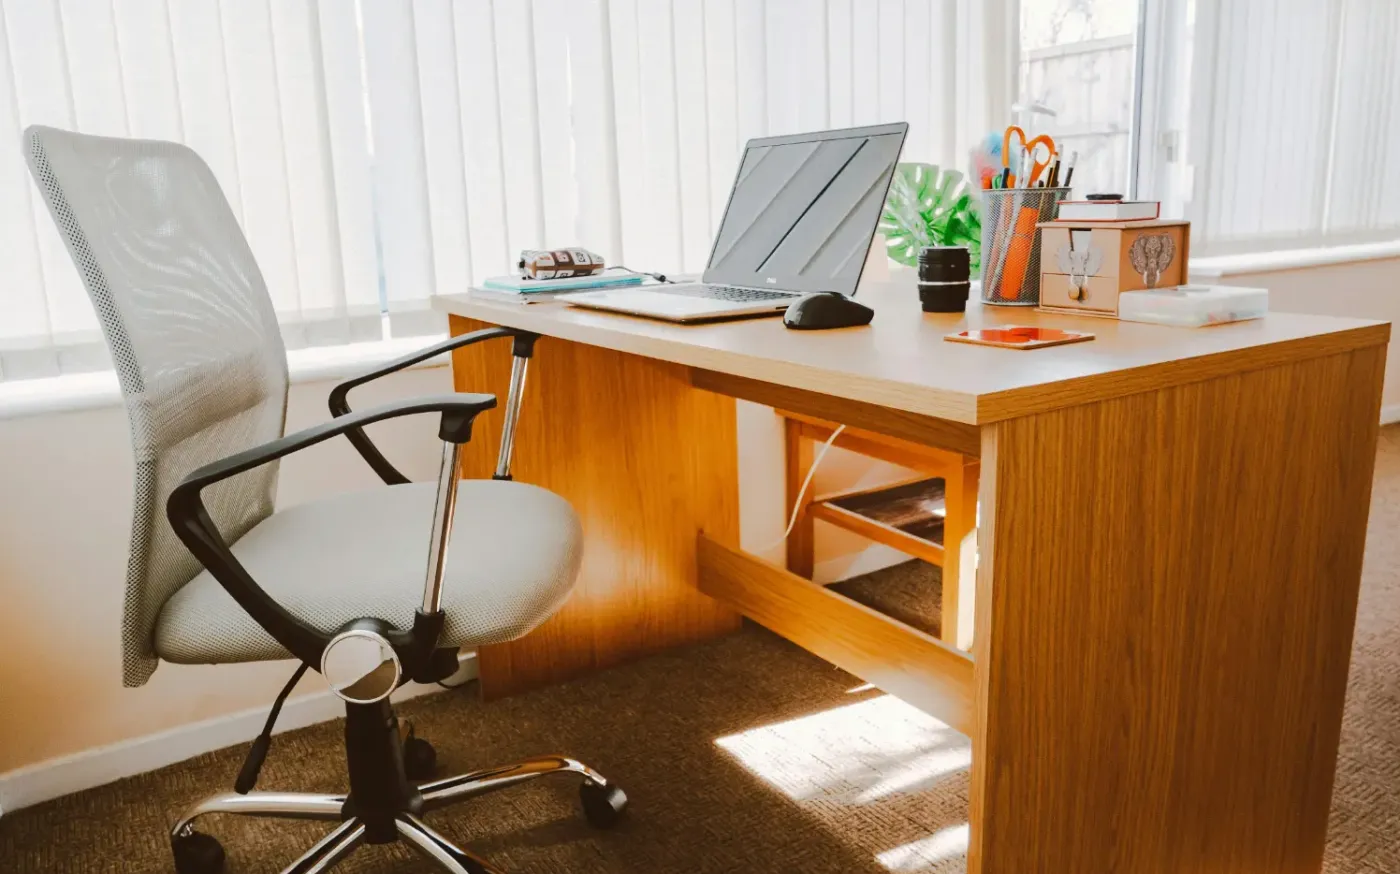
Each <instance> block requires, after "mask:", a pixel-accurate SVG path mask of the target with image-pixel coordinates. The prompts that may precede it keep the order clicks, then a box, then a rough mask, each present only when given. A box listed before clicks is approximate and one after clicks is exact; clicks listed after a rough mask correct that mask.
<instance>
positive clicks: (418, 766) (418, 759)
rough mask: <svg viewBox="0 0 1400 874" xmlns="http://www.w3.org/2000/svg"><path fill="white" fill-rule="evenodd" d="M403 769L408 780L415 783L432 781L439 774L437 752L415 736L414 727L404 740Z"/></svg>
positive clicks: (430, 745)
mask: <svg viewBox="0 0 1400 874" xmlns="http://www.w3.org/2000/svg"><path fill="white" fill-rule="evenodd" d="M403 769H404V772H405V773H406V774H408V779H410V780H414V781H421V780H431V779H432V777H433V774H434V773H436V772H437V750H435V749H433V745H432V744H430V743H428V742H427V741H425V740H423V739H422V738H421V737H418V736H416V735H414V733H413V728H412V726H410V727H409V729H408V737H406V738H404V739H403Z"/></svg>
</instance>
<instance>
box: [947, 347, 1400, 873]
mask: <svg viewBox="0 0 1400 874" xmlns="http://www.w3.org/2000/svg"><path fill="white" fill-rule="evenodd" d="M1384 362H1385V347H1384V346H1374V347H1370V348H1364V349H1359V350H1355V351H1351V352H1345V353H1342V354H1336V355H1332V356H1329V357H1322V358H1315V359H1312V360H1307V361H1301V362H1297V363H1291V364H1284V365H1281V366H1276V367H1271V368H1267V369H1262V370H1256V371H1253V372H1249V373H1243V374H1234V375H1229V376H1224V377H1221V378H1217V379H1212V380H1209V381H1204V382H1197V383H1194V384H1191V385H1184V386H1177V387H1174V388H1169V389H1165V390H1161V391H1150V392H1146V393H1143V394H1137V395H1133V396H1130V397H1123V398H1117V399H1113V400H1108V401H1103V402H1099V403H1093V404H1088V405H1085V406H1082V407H1076V408H1071V409H1065V410H1059V411H1055V412H1050V413H1043V414H1039V415H1035V416H1029V417H1026V418H1023V419H1014V420H1010V421H1006V422H1001V423H998V424H996V425H993V426H988V427H987V428H986V430H985V431H984V445H983V454H982V464H983V470H984V474H985V476H984V479H983V487H982V518H981V521H982V526H983V528H982V537H983V539H982V544H983V553H982V567H981V569H980V574H979V579H978V587H979V588H978V592H977V635H976V640H975V643H974V652H975V658H976V683H977V698H978V710H979V712H978V720H977V725H976V728H975V730H974V734H973V761H974V765H973V767H974V773H973V783H972V789H971V802H972V809H971V821H972V830H971V845H970V848H969V870H970V871H971V872H973V874H979V872H980V874H1022V872H1031V871H1044V872H1069V871H1102V872H1132V874H1188V872H1193V874H1194V872H1200V871H1211V872H1216V874H1255V872H1261V871H1269V872H1289V874H1305V872H1306V874H1315V872H1317V871H1319V870H1320V868H1321V864H1322V852H1323V844H1324V837H1325V833H1326V827H1327V817H1328V807H1329V801H1330V796H1331V789H1332V780H1333V774H1334V770H1335V765H1336V756H1337V745H1338V740H1339V736H1340V729H1341V720H1342V705H1343V700H1344V697H1345V693H1346V683H1347V670H1348V663H1349V660H1350V655H1351V641H1352V629H1353V625H1354V622H1355V616H1356V604H1357V593H1358V588H1359V584H1360V577H1361V559H1362V551H1363V547H1364V544H1365V538H1366V520H1367V515H1368V512H1369V501H1370V491H1371V476H1372V470H1373V466H1374V461H1375V449H1376V438H1377V424H1376V423H1377V421H1378V416H1379V405H1380V393H1381V379H1382V374H1383V368H1384Z"/></svg>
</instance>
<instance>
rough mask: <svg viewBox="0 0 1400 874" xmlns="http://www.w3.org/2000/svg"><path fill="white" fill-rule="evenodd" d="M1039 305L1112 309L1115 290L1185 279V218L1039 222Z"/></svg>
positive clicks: (1096, 312) (1103, 312) (1094, 312)
mask: <svg viewBox="0 0 1400 874" xmlns="http://www.w3.org/2000/svg"><path fill="white" fill-rule="evenodd" d="M1037 227H1039V228H1040V269H1041V276H1040V309H1042V310H1045V311H1047V312H1053V313H1076V314H1080V315H1089V316H1108V317H1116V316H1117V315H1118V295H1120V294H1122V293H1124V292H1129V291H1141V290H1143V289H1147V288H1168V287H1171V286H1176V285H1181V284H1182V283H1183V282H1185V281H1186V261H1187V258H1188V256H1189V255H1190V249H1191V223H1190V222H1186V221H1178V220H1170V219H1154V220H1152V221H1131V222H1080V221H1051V222H1041V223H1040V224H1039V225H1037Z"/></svg>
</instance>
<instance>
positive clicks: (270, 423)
mask: <svg viewBox="0 0 1400 874" xmlns="http://www.w3.org/2000/svg"><path fill="white" fill-rule="evenodd" d="M24 145H25V153H26V157H27V159H28V162H29V169H30V172H31V173H32V174H33V176H34V179H35V181H36V182H37V183H38V185H39V190H40V191H41V192H42V193H43V197H44V201H45V202H46V203H47V204H48V206H49V212H50V213H51V214H52V216H53V219H54V221H55V223H57V225H58V228H59V231H60V232H61V234H62V236H63V239H64V241H65V242H66V244H67V246H68V253H69V254H70V255H71V256H72V258H73V262H74V264H75V265H77V268H78V271H79V272H80V273H81V274H82V276H83V282H84V284H85V285H86V286H87V291H88V294H89V295H90V296H91V297H92V303H93V306H94V307H95V308H96V310H97V315H98V318H99V319H100V321H101V322H102V330H103V333H104V334H105V335H106V338H107V344H108V346H109V347H110V348H111V352H112V358H113V359H114V361H115V364H116V370H117V376H118V378H119V380H120V383H121V388H122V394H123V395H124V397H125V399H126V410H127V417H128V419H129V420H130V424H131V440H132V444H133V448H134V451H135V455H136V482H135V490H136V496H135V507H134V510H133V514H132V523H131V554H130V557H129V559H128V564H127V578H126V600H125V608H124V611H123V617H122V680H123V682H124V683H125V684H126V685H128V686H139V685H142V684H143V683H145V682H146V680H147V679H149V678H150V676H151V673H152V672H153V671H154V670H155V668H156V657H155V653H154V650H153V646H152V637H153V629H154V627H155V623H156V617H157V616H158V615H159V613H160V609H161V607H162V606H163V605H164V604H165V601H166V599H167V598H169V597H170V596H171V595H172V594H173V593H174V592H175V591H176V590H177V589H179V588H180V587H181V586H183V585H185V583H187V582H189V581H190V580H191V579H193V578H194V577H195V576H196V575H197V574H198V573H199V571H200V564H199V562H198V561H197V560H196V559H195V558H194V556H192V555H191V554H190V553H189V551H188V550H186V549H185V547H184V544H182V543H181V542H180V541H179V540H178V539H177V538H176V537H175V533H174V532H173V531H172V530H171V528H170V525H169V523H168V522H167V521H166V519H165V501H166V498H167V497H169V495H170V492H171V490H172V489H173V488H174V487H175V486H176V485H177V484H178V483H179V482H180V480H181V479H182V478H184V476H185V475H186V474H188V473H189V472H190V471H192V470H194V469H195V468H197V467H200V466H201V465H204V464H207V463H209V462H212V461H215V460H217V459H220V458H223V457H224V456H227V455H230V454H232V453H234V452H238V451H240V450H243V449H247V448H249V447H251V446H255V445H257V444H259V443H263V442H266V441H268V440H272V439H275V438H277V437H280V436H281V434H282V428H283V425H284V420H285V416H286V403H287V356H286V351H285V349H284V347H283V345H282V338H281V334H280V332H279V330H278V327H277V319H276V316H275V314H274V313H273V309H272V301H271V299H270V298H269V297H268V293H267V287H266V285H264V283H263V278H262V274H261V273H260V272H259V271H258V266H257V263H256V262H255V261H254V259H253V253H252V251H251V250H249V248H248V243H247V241H246V240H245V239H244V237H243V233H242V231H241V230H240V229H239V227H238V221H237V219H236V218H235V217H234V215H233V212H232V210H231V209H230V208H229V205H228V201H227V200H226V199H225V198H224V195H223V192H222V191H221V190H220V189H219V184H218V182H217V181H215V179H214V174H213V173H212V172H211V171H210V170H209V167H208V165H206V164H205V163H204V161H202V160H201V159H200V158H199V156H198V155H196V154H195V153H194V152H193V151H191V150H190V149H188V148H186V147H184V146H181V145H177V144H175V143H165V142H155V141H149V140H125V139H112V138H108V137H93V136H84V135H81V134H75V133H70V132H68V131H61V130H55V129H53V128H45V127H31V128H29V129H28V130H26V131H25V133H24ZM276 484H277V466H276V465H275V464H269V465H266V466H264V467H262V468H259V469H257V470H254V471H250V472H249V473H246V474H243V475H242V476H239V477H235V478H233V479H231V480H227V481H225V482H224V483H221V484H219V485H217V486H214V487H212V488H210V489H209V490H207V491H206V492H205V500H206V503H207V505H208V507H209V510H210V515H211V517H212V518H213V520H214V522H215V523H216V524H217V525H218V526H219V529H220V531H222V532H223V534H224V537H225V539H226V540H227V541H228V542H230V543H232V542H233V541H235V540H236V539H238V538H239V537H241V536H242V535H243V534H244V533H245V532H246V531H247V530H248V529H249V528H251V527H252V526H253V525H255V524H256V523H257V522H259V521H261V520H262V519H264V518H266V517H267V516H268V515H269V514H270V513H271V512H272V499H273V491H274V489H275V488H276Z"/></svg>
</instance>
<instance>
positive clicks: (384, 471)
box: [327, 328, 519, 486]
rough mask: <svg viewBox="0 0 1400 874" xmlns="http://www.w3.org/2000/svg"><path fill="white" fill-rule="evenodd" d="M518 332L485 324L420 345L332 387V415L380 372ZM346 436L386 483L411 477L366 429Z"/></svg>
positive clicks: (346, 408) (341, 413) (340, 411)
mask: <svg viewBox="0 0 1400 874" xmlns="http://www.w3.org/2000/svg"><path fill="white" fill-rule="evenodd" d="M518 336H519V333H518V332H516V331H514V330H512V329H510V328H484V329H482V330H480V331H472V332H471V333H469V334H461V335H459V336H456V337H450V338H448V339H446V340H444V341H442V342H441V343H434V344H433V345H432V346H428V347H426V348H424V349H419V350H418V351H417V352H411V353H409V354H408V355H405V356H403V357H402V358H397V359H395V360H393V361H390V362H389V363H387V364H382V365H380V366H379V367H376V368H375V369H374V370H371V371H368V372H367V373H362V374H360V375H359V376H356V377H353V378H351V379H347V380H346V381H345V382H342V383H341V384H340V385H337V386H336V387H335V388H333V389H331V393H330V397H329V398H327V404H328V405H329V406H330V409H331V415H332V416H335V417H336V418H340V417H341V416H344V415H347V414H348V413H349V412H350V402H349V400H348V397H347V396H348V395H349V394H350V389H352V388H354V387H356V386H358V385H364V384H365V383H367V382H371V381H373V380H376V379H378V378H379V377H381V376H387V375H388V374H390V373H394V372H396V371H399V370H403V369H404V368H405V367H411V366H413V365H415V364H417V363H419V362H420V361H427V360H428V359H429V358H433V357H436V356H438V355H441V354H442V353H444V352H450V351H452V350H453V349H460V348H461V347H463V346H470V345H471V344H473V343H480V342H481V341H482V340H494V339H495V338H497V337H518ZM345 437H346V439H348V440H349V441H350V443H351V445H353V446H354V447H355V449H356V450H358V451H359V453H360V456H361V457H362V458H364V460H365V463H366V464H368V465H369V466H370V467H371V468H372V469H373V470H374V472H375V473H377V474H379V478H380V479H382V480H384V482H385V483H387V484H389V485H391V486H395V485H402V484H404V483H406V482H408V481H409V480H408V477H406V476H404V475H403V474H402V473H400V472H399V470H398V468H396V467H394V466H393V465H392V464H390V463H389V459H387V458H385V457H384V453H382V452H380V451H379V447H377V446H375V445H374V442H373V441H371V440H370V439H369V435H368V434H366V433H365V432H364V430H363V429H361V428H352V429H351V430H349V431H346V432H345Z"/></svg>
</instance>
